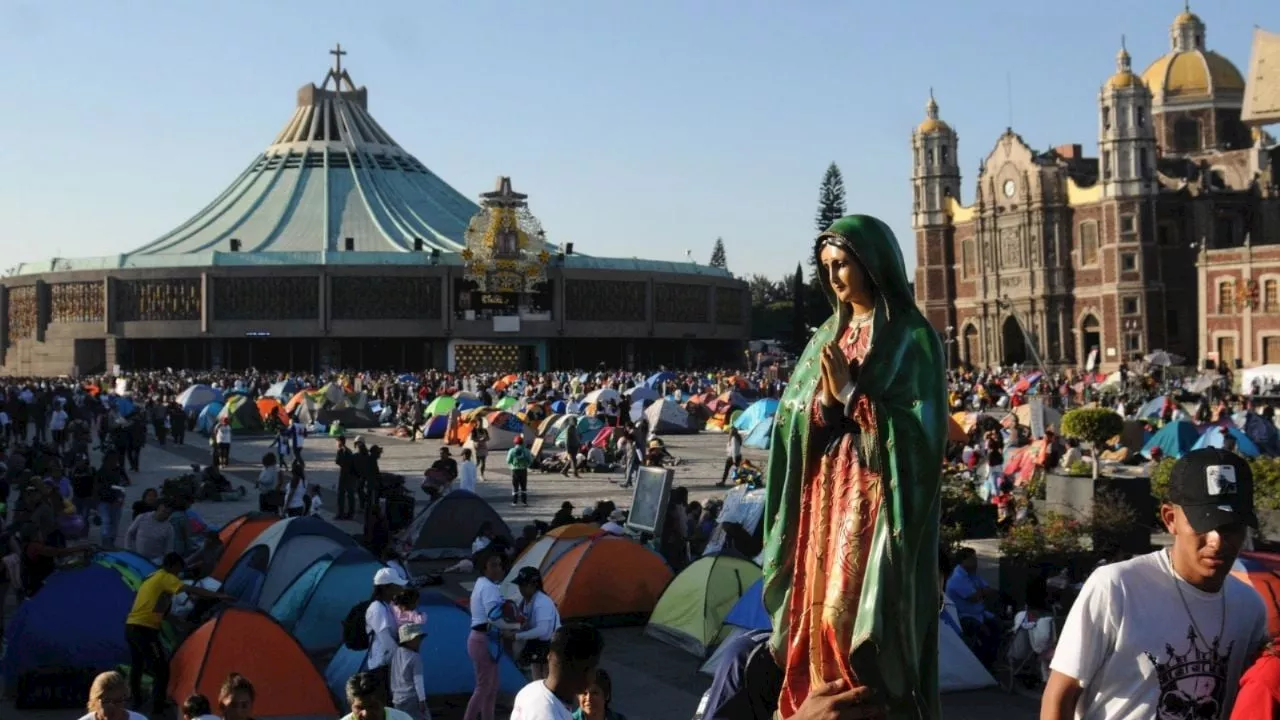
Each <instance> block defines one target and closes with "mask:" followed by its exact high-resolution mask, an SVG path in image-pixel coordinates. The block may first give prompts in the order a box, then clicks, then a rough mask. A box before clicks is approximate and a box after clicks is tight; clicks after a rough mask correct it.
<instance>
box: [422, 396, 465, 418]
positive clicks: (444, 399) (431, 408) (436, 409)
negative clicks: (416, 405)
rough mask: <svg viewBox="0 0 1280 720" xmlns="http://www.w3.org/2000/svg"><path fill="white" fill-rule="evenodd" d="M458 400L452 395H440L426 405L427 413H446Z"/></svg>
mask: <svg viewBox="0 0 1280 720" xmlns="http://www.w3.org/2000/svg"><path fill="white" fill-rule="evenodd" d="M456 404H458V401H457V400H455V399H454V398H453V396H452V395H440V396H438V397H437V398H436V399H435V400H432V401H431V404H430V405H428V406H427V414H428V415H448V414H449V413H450V412H451V411H452V410H453V406H454V405H456Z"/></svg>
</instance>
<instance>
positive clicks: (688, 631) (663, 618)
mask: <svg viewBox="0 0 1280 720" xmlns="http://www.w3.org/2000/svg"><path fill="white" fill-rule="evenodd" d="M759 579H760V568H759V567H757V566H756V565H755V563H753V562H751V561H750V560H743V559H741V558H738V557H733V556H730V555H709V556H705V557H701V558H699V559H698V560H696V561H695V562H694V563H693V564H691V565H689V567H687V568H685V569H684V570H682V571H680V574H679V575H677V576H676V578H675V579H674V580H672V581H671V584H670V585H668V586H667V589H666V590H665V591H664V592H663V593H662V597H661V598H660V599H659V600H658V604H657V606H656V607H654V609H653V615H651V616H650V617H649V625H648V626H647V627H646V628H645V634H646V635H649V636H651V637H654V638H657V639H658V640H661V641H662V642H665V643H667V644H668V645H671V646H673V647H678V648H680V649H681V650H684V651H685V652H688V653H691V654H693V655H696V656H698V657H700V658H701V657H706V655H707V650H708V649H709V648H711V647H713V646H714V645H715V644H716V642H717V640H719V639H720V630H721V628H722V627H723V626H724V622H725V617H726V616H727V615H728V614H729V611H730V610H732V609H733V608H734V606H735V605H736V604H737V602H738V600H739V599H740V598H741V597H742V595H743V593H744V592H745V591H746V590H747V589H748V588H749V587H752V585H753V583H755V582H756V581H757V580H759Z"/></svg>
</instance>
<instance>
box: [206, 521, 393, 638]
mask: <svg viewBox="0 0 1280 720" xmlns="http://www.w3.org/2000/svg"><path fill="white" fill-rule="evenodd" d="M355 544H356V541H355V540H353V539H352V538H351V536H350V535H348V534H346V533H344V532H342V530H340V529H338V527H337V526H336V525H333V524H331V523H329V522H327V521H325V520H322V519H320V518H319V517H316V516H314V515H304V516H302V517H295V518H289V519H288V520H281V521H280V522H278V523H275V524H274V525H272V526H271V527H269V528H267V529H266V530H263V531H262V534H260V535H258V537H256V538H254V539H253V542H251V543H249V546H248V547H246V548H245V549H244V552H242V553H241V554H240V557H239V558H236V562H235V564H234V565H232V566H231V569H230V570H229V571H227V579H226V581H225V582H224V583H223V584H222V591H223V592H225V593H227V594H228V595H234V596H235V597H236V598H237V599H239V601H240V602H241V603H243V604H246V605H254V606H256V607H258V608H259V609H261V610H267V609H268V608H270V607H272V606H274V605H275V603H276V600H279V599H280V596H281V595H283V594H284V592H285V590H287V589H288V588H289V586H290V585H291V584H292V583H293V581H294V580H296V579H297V578H298V576H299V575H301V574H302V573H303V572H304V571H305V570H306V569H307V568H308V567H310V566H311V565H312V564H313V563H315V561H317V560H319V559H320V558H323V557H330V558H336V557H338V556H339V555H341V554H342V551H344V550H346V549H347V548H350V547H353V546H354V545H355ZM370 589H371V588H365V590H370ZM350 609H351V608H350V607H348V608H347V610H350ZM344 617H345V614H344Z"/></svg>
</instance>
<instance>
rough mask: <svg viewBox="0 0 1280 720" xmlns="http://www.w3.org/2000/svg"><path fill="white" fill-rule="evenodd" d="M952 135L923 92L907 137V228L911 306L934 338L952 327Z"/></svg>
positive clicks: (955, 170) (956, 190) (956, 193)
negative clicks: (920, 115) (911, 251)
mask: <svg viewBox="0 0 1280 720" xmlns="http://www.w3.org/2000/svg"><path fill="white" fill-rule="evenodd" d="M956 140H957V138H956V134H955V131H953V130H952V129H951V127H950V126H949V125H947V124H946V123H945V122H943V121H942V120H941V119H939V118H938V102H937V101H936V100H934V99H933V91H930V92H929V102H928V103H926V104H925V119H924V122H921V123H920V124H919V125H918V126H917V127H916V129H915V130H914V131H912V133H911V157H912V170H911V190H912V195H913V202H912V206H911V207H912V210H911V227H912V228H913V229H914V230H915V235H916V282H915V292H916V305H918V306H919V307H920V310H921V312H923V313H924V316H925V317H926V318H928V320H929V323H930V324H932V325H933V327H934V328H935V329H936V330H937V331H938V332H940V333H942V332H947V328H949V327H951V326H952V325H954V324H955V322H954V320H955V317H954V315H955V313H954V307H953V301H954V300H955V278H954V274H955V273H954V269H953V268H954V266H955V250H954V249H953V248H952V236H953V235H954V233H953V231H952V227H951V220H950V217H949V208H948V205H949V203H951V202H952V201H953V200H954V201H959V199H960V167H959V165H958V164H957V163H958V161H957V159H956V154H957V153H956V147H957V143H956Z"/></svg>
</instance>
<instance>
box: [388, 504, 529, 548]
mask: <svg viewBox="0 0 1280 720" xmlns="http://www.w3.org/2000/svg"><path fill="white" fill-rule="evenodd" d="M486 522H487V523H489V526H490V527H491V528H493V531H494V532H495V533H497V534H498V535H499V536H500V537H504V538H506V539H507V542H511V530H510V529H509V528H508V527H507V523H506V521H505V520H503V519H502V516H501V515H499V514H498V511H497V510H494V509H493V506H492V505H490V504H489V503H487V502H485V501H484V498H482V497H480V496H479V495H476V494H475V493H473V492H469V491H467V490H454V491H452V492H449V493H446V494H445V495H443V496H442V497H441V498H440V499H439V500H436V501H435V502H434V503H432V504H430V505H428V506H427V507H426V509H424V510H423V511H422V512H420V513H418V516H417V517H415V518H414V519H413V522H412V523H410V524H409V527H407V528H405V531H404V536H403V539H404V542H405V544H407V545H408V546H409V553H408V555H409V557H410V558H412V559H429V560H435V559H439V558H463V557H469V556H470V555H471V543H472V542H473V541H475V539H476V534H477V533H479V531H480V526H481V525H482V524H484V523H486Z"/></svg>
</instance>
